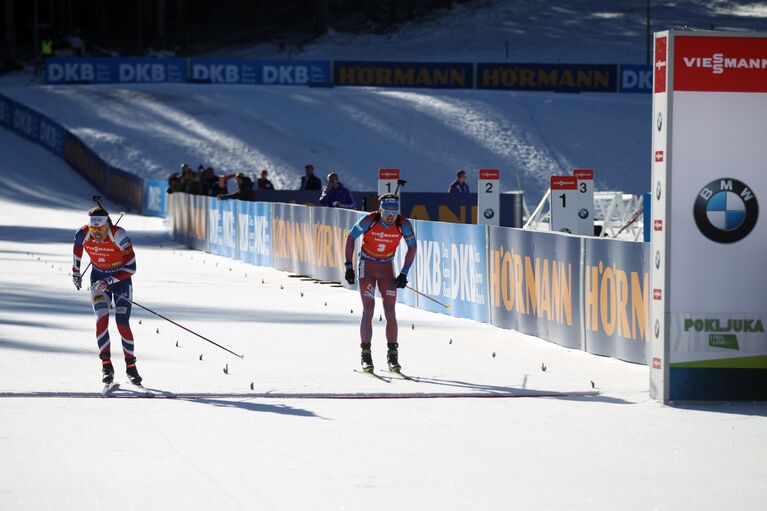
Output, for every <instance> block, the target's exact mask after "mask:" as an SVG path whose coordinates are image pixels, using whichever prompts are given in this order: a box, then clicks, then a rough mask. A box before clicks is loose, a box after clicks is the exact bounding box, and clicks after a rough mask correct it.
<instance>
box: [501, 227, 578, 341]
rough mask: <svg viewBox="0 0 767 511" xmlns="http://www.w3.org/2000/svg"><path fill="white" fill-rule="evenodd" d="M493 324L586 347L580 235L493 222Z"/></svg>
mask: <svg viewBox="0 0 767 511" xmlns="http://www.w3.org/2000/svg"><path fill="white" fill-rule="evenodd" d="M488 233H489V234H488V236H489V239H488V247H489V253H488V259H489V264H488V267H489V282H488V287H489V291H490V292H489V294H490V322H491V323H492V324H493V325H497V326H500V327H502V328H512V329H514V330H518V331H520V332H522V333H525V334H529V335H534V336H536V337H541V338H543V339H548V340H550V341H552V342H555V343H557V344H561V345H562V346H567V347H568V348H578V349H580V347H581V331H580V330H581V329H580V325H581V323H580V320H581V311H580V307H579V304H578V296H579V293H580V287H579V283H578V272H579V266H580V238H579V237H577V236H570V235H567V234H555V233H549V232H531V231H522V230H518V229H506V228H503V227H494V226H488Z"/></svg>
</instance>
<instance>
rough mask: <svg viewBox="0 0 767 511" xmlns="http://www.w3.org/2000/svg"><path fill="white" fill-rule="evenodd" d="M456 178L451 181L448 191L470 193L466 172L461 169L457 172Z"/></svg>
mask: <svg viewBox="0 0 767 511" xmlns="http://www.w3.org/2000/svg"><path fill="white" fill-rule="evenodd" d="M455 175H456V177H458V179H456V180H455V181H453V182H452V183H450V188H448V189H447V193H469V183H467V182H466V172H465V171H464V170H463V169H461V170H459V171H458V172H456V174H455Z"/></svg>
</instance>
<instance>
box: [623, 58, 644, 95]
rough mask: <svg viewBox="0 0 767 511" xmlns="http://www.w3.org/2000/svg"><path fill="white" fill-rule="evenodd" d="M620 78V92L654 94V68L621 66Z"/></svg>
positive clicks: (630, 65) (631, 65)
mask: <svg viewBox="0 0 767 511" xmlns="http://www.w3.org/2000/svg"><path fill="white" fill-rule="evenodd" d="M620 76H621V79H620V90H619V92H644V93H647V94H649V93H651V92H652V66H647V65H633V64H621V65H620Z"/></svg>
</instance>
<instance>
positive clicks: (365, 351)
mask: <svg viewBox="0 0 767 511" xmlns="http://www.w3.org/2000/svg"><path fill="white" fill-rule="evenodd" d="M379 200H380V209H379V210H378V211H375V212H373V213H370V214H369V215H367V216H365V217H363V218H361V219H360V220H359V221H358V222H357V223H356V224H354V227H352V230H351V232H350V233H349V236H348V237H347V238H346V274H345V276H344V278H345V279H346V282H348V283H349V284H354V268H353V266H352V263H351V261H352V256H353V254H354V240H356V239H357V238H359V237H360V236H362V249H361V250H360V253H359V279H360V284H359V288H360V297H361V298H362V308H363V311H362V321H360V347H361V348H362V370H363V371H365V372H373V358H372V355H371V351H370V341H371V339H372V338H373V311H374V309H375V293H376V285H377V286H378V291H379V292H380V293H381V297H382V298H383V307H384V315H385V316H386V343H387V346H388V351H387V354H386V361H387V363H388V365H389V370H390V371H394V372H399V370H400V364H399V359H398V352H397V348H399V344H398V342H397V330H398V329H397V316H396V314H395V312H394V306H395V304H396V303H397V288H404V287H405V286H407V273H408V271H409V270H410V266H411V265H412V264H413V260H414V259H415V251H416V239H415V232H414V230H413V226H412V224H411V223H410V222H409V221H408V219H407V218H405V217H404V216H402V215H400V214H399V198H398V197H397V196H396V195H394V194H386V195H382V196H381V197H380V198H379ZM403 237H404V238H405V243H406V244H407V247H408V248H407V253H406V254H405V261H404V262H403V264H402V269H401V270H400V273H399V275H398V276H397V277H396V278H395V277H394V263H393V260H394V255H395V254H396V252H397V247H398V246H399V242H400V240H401V239H402V238H403Z"/></svg>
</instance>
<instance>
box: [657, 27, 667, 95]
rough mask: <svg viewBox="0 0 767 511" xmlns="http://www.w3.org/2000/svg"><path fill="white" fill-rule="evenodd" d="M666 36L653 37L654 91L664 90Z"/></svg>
mask: <svg viewBox="0 0 767 511" xmlns="http://www.w3.org/2000/svg"><path fill="white" fill-rule="evenodd" d="M667 41H668V37H658V38H657V39H655V71H654V74H655V92H656V93H657V92H666V43H667Z"/></svg>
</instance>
